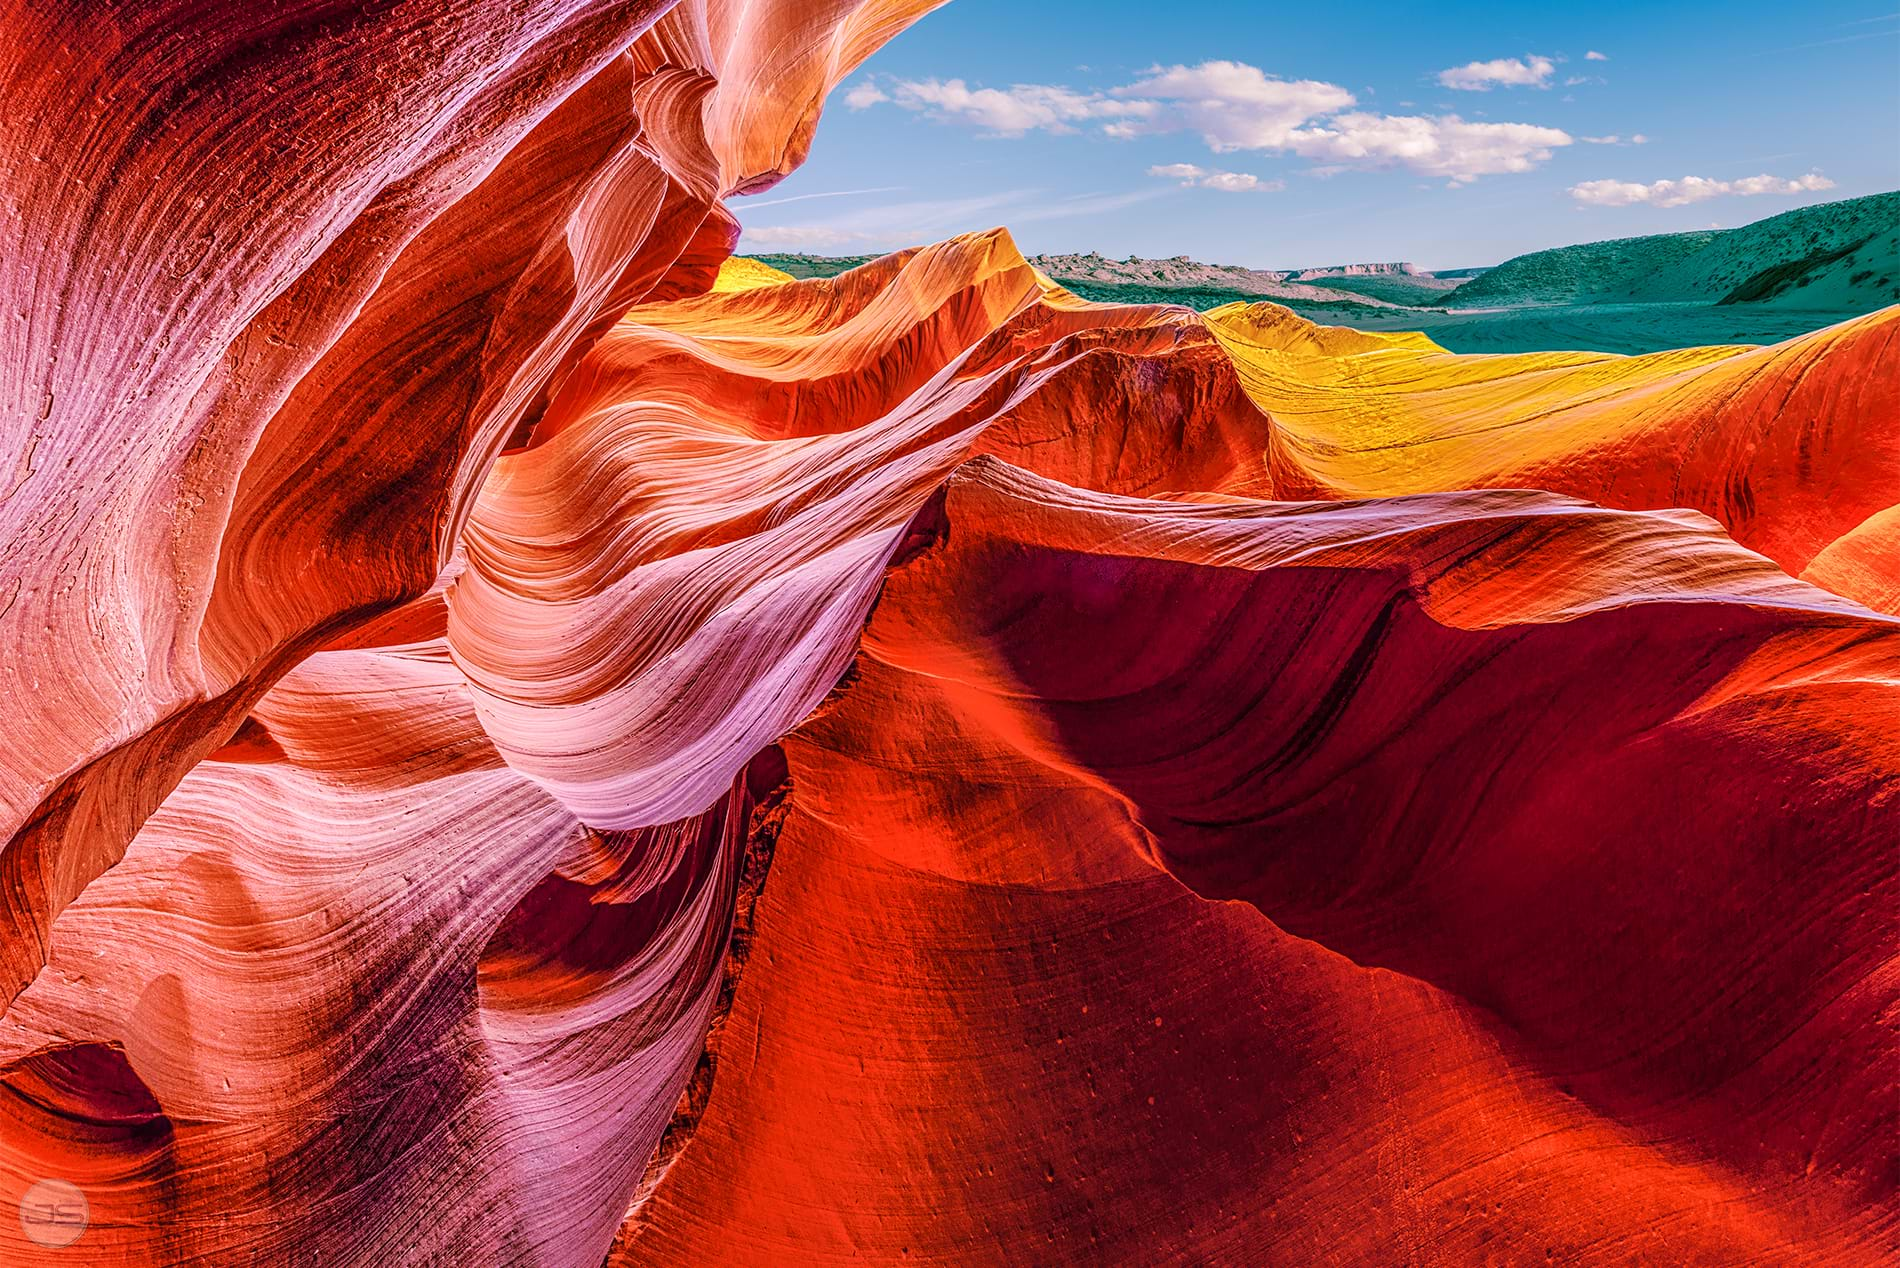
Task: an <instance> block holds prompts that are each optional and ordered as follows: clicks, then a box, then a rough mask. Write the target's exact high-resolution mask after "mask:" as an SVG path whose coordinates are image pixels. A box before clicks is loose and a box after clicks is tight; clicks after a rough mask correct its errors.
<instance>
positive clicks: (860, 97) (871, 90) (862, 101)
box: [844, 79, 890, 110]
mask: <svg viewBox="0 0 1900 1268" xmlns="http://www.w3.org/2000/svg"><path fill="white" fill-rule="evenodd" d="M889 100H890V97H889V96H888V95H887V94H886V93H885V91H884V90H883V89H882V88H879V87H878V86H877V84H876V83H874V82H872V81H871V80H868V79H867V80H865V81H864V82H863V83H861V84H858V85H857V86H856V87H854V88H852V90H851V91H850V92H848V93H846V94H845V95H844V104H845V105H847V106H850V107H851V108H852V109H853V110H868V109H870V108H871V107H872V106H875V105H876V104H877V103H878V102H880V101H889Z"/></svg>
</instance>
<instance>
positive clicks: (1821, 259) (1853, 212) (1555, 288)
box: [1443, 193, 1900, 312]
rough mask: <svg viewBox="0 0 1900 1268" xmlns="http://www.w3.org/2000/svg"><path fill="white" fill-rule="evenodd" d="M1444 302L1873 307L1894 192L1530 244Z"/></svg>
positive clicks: (1884, 299) (1894, 258)
mask: <svg viewBox="0 0 1900 1268" xmlns="http://www.w3.org/2000/svg"><path fill="white" fill-rule="evenodd" d="M1443 302H1444V303H1445V304H1446V305H1447V306H1448V307H1452V308H1494V307H1510V306H1515V305H1520V304H1579V303H1582V304H1589V303H1628V302H1640V303H1705V304H1706V303H1724V304H1743V303H1748V304H1760V303H1766V304H1772V305H1775V306H1777V307H1785V308H1801V309H1815V310H1826V311H1836V312H1872V311H1873V310H1874V309H1877V308H1883V307H1885V306H1886V305H1888V304H1892V303H1895V302H1900V193H1890V194H1871V195H1869V196H1867V197H1865V198H1849V199H1844V200H1843V201H1841V202H1834V203H1821V204H1819V205H1817V206H1813V207H1801V208H1797V209H1796V210H1794V211H1789V212H1783V213H1782V214H1781V215H1778V216H1770V217H1769V218H1768V219H1766V220H1758V221H1756V222H1754V223H1753V224H1749V225H1744V226H1742V227H1741V228H1739V229H1705V230H1699V231H1696V232H1693V233H1663V234H1655V235H1652V236H1649V237H1644V238H1617V239H1613V240H1611V241H1608V242H1586V243H1584V244H1582V245H1580V246H1574V247H1557V248H1555V249H1553V250H1549V251H1536V252H1532V253H1531V254H1529V255H1520V256H1518V257H1517V258H1515V259H1512V260H1506V261H1505V262H1504V263H1503V264H1500V265H1498V266H1497V267H1496V268H1494V269H1492V270H1490V271H1489V272H1487V273H1484V274H1481V275H1480V276H1478V277H1476V278H1473V279H1472V280H1471V281H1469V282H1467V283H1465V284H1464V285H1463V286H1461V287H1459V288H1458V289H1457V290H1456V291H1453V292H1452V293H1451V294H1450V295H1448V296H1446V297H1445V299H1444V301H1443Z"/></svg>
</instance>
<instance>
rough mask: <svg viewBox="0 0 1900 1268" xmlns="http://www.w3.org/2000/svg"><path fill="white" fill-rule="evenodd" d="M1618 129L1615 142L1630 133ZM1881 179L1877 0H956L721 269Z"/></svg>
mask: <svg viewBox="0 0 1900 1268" xmlns="http://www.w3.org/2000/svg"><path fill="white" fill-rule="evenodd" d="M1639 138H1640V140H1639ZM1895 188H1900V4H1896V3H1895V0H1873V2H1871V3H1870V2H1868V0H1862V2H1861V3H1832V2H1830V0H1809V2H1805V3H1801V4H1789V3H1786V2H1785V0H1783V2H1782V3H1756V2H1754V0H1742V2H1735V3H1706V2H1698V3H1671V4H1626V3H1614V2H1609V0H1599V2H1597V3H1590V4H1568V5H1562V4H1523V5H1502V4H1446V3H1431V4H1425V3H1416V4H1414V3H1376V4H1375V3H1362V4H1357V5H1331V4H1295V3H1288V4H1272V3H1266V2H1264V0H1255V2H1248V3H1238V2H1232V0H1220V2H1216V0H1203V2H1200V3H1189V2H1187V0H1177V2H1176V3H1173V4H1166V5H1157V4H1155V3H1154V2H1153V0H1145V2H1143V3H1126V2H1124V0H1087V2H1084V0H952V2H951V3H950V4H949V5H947V6H946V7H944V8H942V9H939V10H938V11H936V12H935V13H932V14H929V15H927V16H926V17H924V18H923V19H922V20H921V21H919V22H918V23H917V24H916V25H915V26H913V27H912V28H911V29H910V30H908V31H906V32H905V33H903V34H902V35H899V36H898V37H897V38H896V39H895V40H894V41H892V42H891V44H890V45H888V46H887V47H886V48H885V49H883V50H882V51H880V52H879V53H878V54H876V55H875V56H873V57H872V58H871V60H870V61H869V62H867V63H866V64H865V66H864V67H863V68H862V69H861V70H859V71H858V72H857V73H856V74H854V75H852V76H851V77H850V78H848V79H847V80H846V81H845V82H844V83H843V84H842V85H840V86H839V88H838V89H837V91H835V92H834V93H833V94H832V96H831V99H830V101H829V102H828V103H827V106H826V112H825V118H824V121H823V123H822V124H821V125H820V127H819V129H818V137H817V141H816V143H815V144H814V146H813V148H812V153H811V158H810V160H809V161H808V162H807V163H806V165H805V166H804V167H803V168H801V169H800V170H799V171H797V172H795V173H794V174H793V175H792V176H791V177H789V178H788V179H787V180H785V181H784V182H783V183H781V184H780V185H779V186H778V187H777V188H775V189H772V190H770V191H767V192H766V193H764V194H760V195H755V196H753V197H750V198H739V199H734V200H733V203H732V205H733V209H734V210H735V211H736V212H737V213H738V214H739V218H740V220H741V222H742V223H743V224H744V225H745V227H746V236H745V237H744V238H743V239H742V242H741V249H742V250H748V251H754V252H769V251H807V252H810V253H814V254H820V255H856V254H866V253H876V252H882V251H887V250H892V249H895V248H897V247H901V246H907V245H913V244H916V243H921V242H927V241H935V240H937V239H940V238H945V237H948V236H950V235H952V234H955V233H960V232H964V231H966V230H972V229H984V228H988V227H990V226H992V225H997V224H1002V225H1007V226H1008V227H1009V228H1010V229H1011V231H1012V232H1013V233H1014V234H1015V236H1016V239H1017V241H1018V242H1019V243H1021V244H1022V246H1023V247H1024V249H1025V250H1027V251H1030V252H1043V251H1090V250H1096V251H1101V252H1102V253H1103V254H1105V255H1111V256H1124V255H1130V254H1136V255H1145V256H1172V255H1190V256H1193V257H1195V258H1197V259H1201V260H1207V261H1211V262H1215V263H1223V264H1246V265H1251V266H1254V267H1261V268H1275V267H1295V266H1318V265H1326V264H1341V263H1349V262H1359V261H1383V260H1411V261H1413V262H1415V263H1417V264H1419V265H1421V266H1423V267H1426V268H1452V267H1458V266H1463V265H1478V264H1495V263H1497V262H1499V261H1500V260H1504V259H1507V258H1509V257H1510V256H1513V255H1518V254H1521V253H1523V252H1525V251H1532V250H1537V249H1539V248H1542V247H1549V246H1560V245H1564V244H1567V243H1572V242H1585V241H1592V240H1595V239H1600V238H1615V237H1625V236H1629V235H1633V234H1643V233H1664V232H1672V231H1677V230H1683V229H1700V228H1707V227H1709V226H1711V225H1718V226H1721V227H1730V226H1734V225H1738V224H1746V223H1747V222H1749V221H1751V220H1758V219H1760V218H1762V217H1764V216H1770V215H1773V214H1775V213H1777V212H1780V211H1785V210H1788V209H1790V208H1792V207H1797V206H1802V205H1806V204H1809V203H1814V202H1822V201H1827V200H1831V199H1836V198H1847V197H1853V196H1856V195H1859V194H1870V193H1878V192H1881V191H1885V190H1891V189H1895Z"/></svg>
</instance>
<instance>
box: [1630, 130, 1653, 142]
mask: <svg viewBox="0 0 1900 1268" xmlns="http://www.w3.org/2000/svg"><path fill="white" fill-rule="evenodd" d="M1630 144H1631V145H1648V144H1649V138H1648V137H1646V136H1644V135H1643V134H1642V133H1640V132H1638V133H1637V134H1636V135H1635V136H1632V137H1631V138H1630Z"/></svg>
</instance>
